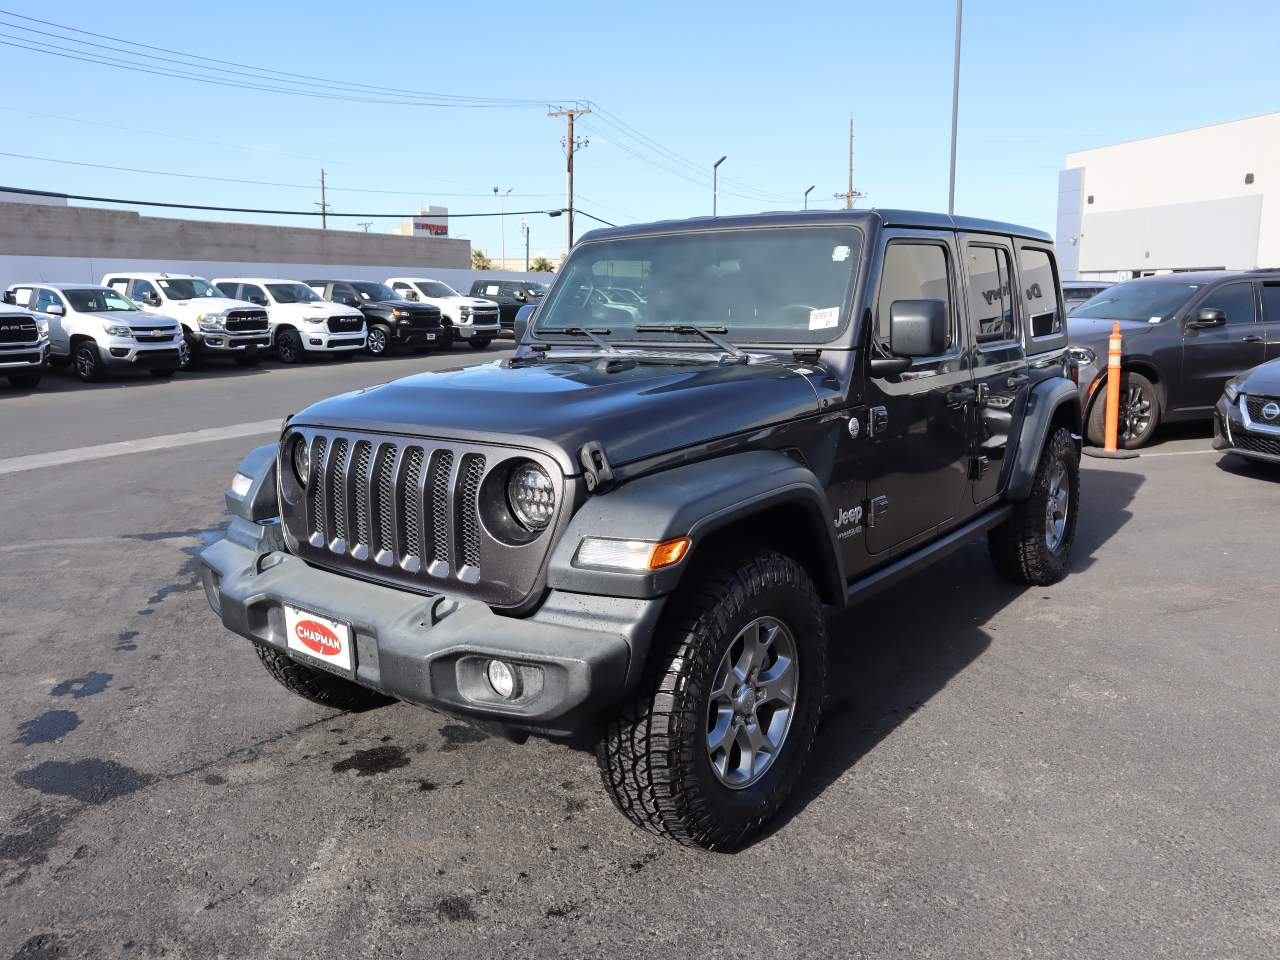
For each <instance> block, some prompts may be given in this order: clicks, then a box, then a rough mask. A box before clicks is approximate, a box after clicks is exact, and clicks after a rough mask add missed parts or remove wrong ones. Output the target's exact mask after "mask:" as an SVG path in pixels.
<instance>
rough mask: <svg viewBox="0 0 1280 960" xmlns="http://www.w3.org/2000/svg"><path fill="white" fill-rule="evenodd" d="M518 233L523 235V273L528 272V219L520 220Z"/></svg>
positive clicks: (522, 218)
mask: <svg viewBox="0 0 1280 960" xmlns="http://www.w3.org/2000/svg"><path fill="white" fill-rule="evenodd" d="M520 232H521V233H523V234H524V272H525V273H528V272H529V218H528V217H521V218H520Z"/></svg>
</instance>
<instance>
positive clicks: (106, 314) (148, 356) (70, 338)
mask: <svg viewBox="0 0 1280 960" xmlns="http://www.w3.org/2000/svg"><path fill="white" fill-rule="evenodd" d="M11 298H12V299H11ZM5 299H6V300H10V302H14V303H20V304H25V305H27V306H28V307H29V308H30V309H32V310H34V311H35V312H36V313H38V314H40V315H41V316H42V317H43V318H44V319H45V320H46V322H47V323H48V326H49V356H50V362H51V363H54V364H66V363H69V364H71V368H72V369H73V370H74V371H75V374H76V376H77V377H79V378H80V379H81V380H83V381H84V382H85V383H94V382H96V381H99V380H105V379H106V378H107V377H109V376H110V375H111V374H112V373H115V372H124V371H127V370H146V371H148V372H149V373H150V374H151V375H152V376H153V377H156V378H158V379H162V380H163V379H167V378H168V377H172V376H173V375H174V373H175V372H177V370H178V367H179V365H180V363H181V357H182V348H183V346H184V344H183V340H182V327H181V326H180V325H179V323H178V321H177V320H174V319H172V318H170V317H160V316H155V315H153V314H146V313H143V312H142V311H141V310H139V309H138V305H137V304H136V303H134V302H133V301H132V300H130V299H129V298H128V297H126V296H124V295H123V294H121V293H117V292H116V291H115V290H112V289H111V288H110V287H98V286H94V285H93V284H89V283H16V284H14V285H13V286H11V287H10V288H9V289H8V290H6V291H5Z"/></svg>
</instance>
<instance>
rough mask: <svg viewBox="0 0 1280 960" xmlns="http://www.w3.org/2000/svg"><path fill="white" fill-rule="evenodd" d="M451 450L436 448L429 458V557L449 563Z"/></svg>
mask: <svg viewBox="0 0 1280 960" xmlns="http://www.w3.org/2000/svg"><path fill="white" fill-rule="evenodd" d="M452 472H453V451H452V450H438V451H436V453H435V455H434V456H433V457H432V460H431V479H430V483H431V559H432V560H437V561H439V562H440V563H449V520H448V518H449V474H451V473H452Z"/></svg>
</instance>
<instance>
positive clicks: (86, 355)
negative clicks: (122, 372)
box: [76, 347, 98, 380]
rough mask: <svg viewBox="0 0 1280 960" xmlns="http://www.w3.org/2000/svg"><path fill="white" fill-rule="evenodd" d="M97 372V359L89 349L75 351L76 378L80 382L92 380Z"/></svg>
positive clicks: (83, 348)
mask: <svg viewBox="0 0 1280 960" xmlns="http://www.w3.org/2000/svg"><path fill="white" fill-rule="evenodd" d="M97 372H98V358H97V357H96V356H94V353H93V350H92V349H90V348H89V347H81V348H80V349H79V350H77V351H76V376H78V377H79V378H80V379H81V380H92V379H93V378H94V375H95V374H96V373H97Z"/></svg>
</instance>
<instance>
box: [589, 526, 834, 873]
mask: <svg viewBox="0 0 1280 960" xmlns="http://www.w3.org/2000/svg"><path fill="white" fill-rule="evenodd" d="M664 623H665V628H664V629H665V631H666V633H667V643H666V647H665V649H664V648H662V647H661V646H659V647H658V648H656V649H654V650H653V651H652V652H651V654H650V662H649V668H648V671H647V673H646V676H645V679H644V680H643V681H642V682H641V686H640V690H639V692H638V693H637V694H636V695H635V697H634V698H633V699H632V700H631V701H630V702H629V703H627V704H626V705H625V706H624V707H623V708H622V709H621V711H620V712H619V714H618V715H617V716H616V717H614V718H612V719H611V720H610V721H608V723H607V724H606V726H605V729H604V730H603V732H602V733H601V736H600V738H599V741H598V742H597V745H596V759H597V762H598V764H599V767H600V773H601V776H602V778H603V780H604V785H605V789H606V790H608V792H609V795H610V796H611V797H612V799H613V802H614V804H615V805H616V806H617V808H618V809H619V810H620V811H621V812H622V814H623V815H624V816H625V817H627V819H629V820H631V821H632V823H634V824H636V825H637V826H639V827H641V828H642V829H644V830H647V831H649V832H650V833H654V834H656V835H658V836H660V837H664V838H666V839H669V840H674V841H676V842H677V843H682V844H685V845H687V846H699V847H706V848H708V849H712V850H731V849H734V848H736V847H739V846H741V845H742V844H743V843H744V842H746V841H747V840H748V839H750V838H751V837H752V836H753V835H754V834H755V833H756V832H758V831H759V830H760V829H761V827H763V826H764V824H765V823H767V822H768V821H769V819H770V818H771V817H773V815H774V814H775V813H776V812H777V810H778V808H779V807H780V806H781V805H782V804H783V802H784V801H785V800H786V799H787V797H788V796H789V795H790V793H791V790H792V788H793V787H794V786H795V783H796V781H797V780H798V779H799V777H800V773H801V771H802V769H803V768H804V764H805V761H806V760H807V759H808V756H809V751H810V749H811V747H812V745H813V739H814V734H815V732H816V730H817V727H818V719H819V716H820V714H821V709H822V697H823V689H824V686H825V684H826V646H827V637H826V626H825V623H824V621H823V614H822V607H821V604H820V602H819V600H818V595H817V591H816V590H815V589H814V587H813V583H812V582H811V581H810V579H809V577H808V575H807V574H806V573H805V571H804V569H803V568H802V567H801V566H800V565H799V564H798V563H796V562H795V561H794V560H792V559H791V558H790V557H786V556H783V555H782V554H779V553H775V552H773V551H771V550H759V551H756V552H749V553H747V555H746V557H745V559H743V560H740V561H734V562H726V563H724V564H723V565H721V566H719V567H717V568H715V569H714V570H713V572H712V573H711V575H710V576H707V577H702V578H700V579H699V581H698V583H697V585H696V586H695V587H693V588H692V589H689V590H688V591H687V592H685V593H684V594H683V595H682V596H681V598H680V599H679V600H677V601H676V602H675V606H674V607H673V608H672V609H671V611H670V613H669V615H668V616H667V617H666V618H665V620H664Z"/></svg>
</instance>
